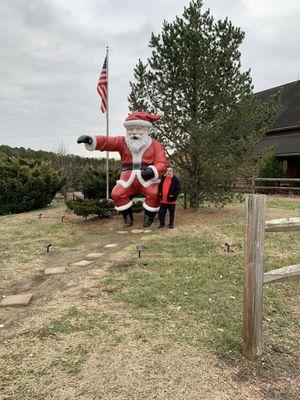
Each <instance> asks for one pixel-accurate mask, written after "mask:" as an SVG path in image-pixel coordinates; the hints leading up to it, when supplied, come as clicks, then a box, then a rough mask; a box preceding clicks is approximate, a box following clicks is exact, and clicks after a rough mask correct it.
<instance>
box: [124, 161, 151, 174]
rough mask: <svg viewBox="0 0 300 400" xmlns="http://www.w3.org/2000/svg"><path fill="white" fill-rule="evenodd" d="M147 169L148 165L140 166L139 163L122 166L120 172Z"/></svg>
mask: <svg viewBox="0 0 300 400" xmlns="http://www.w3.org/2000/svg"><path fill="white" fill-rule="evenodd" d="M148 167H149V165H148V164H140V163H133V164H123V165H122V168H121V171H122V172H123V171H132V170H133V169H143V170H145V169H147V168H148Z"/></svg>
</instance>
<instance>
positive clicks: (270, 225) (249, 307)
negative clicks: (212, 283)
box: [243, 194, 300, 360]
mask: <svg viewBox="0 0 300 400" xmlns="http://www.w3.org/2000/svg"><path fill="white" fill-rule="evenodd" d="M265 212H266V195H258V194H255V195H248V196H247V197H246V226H245V247H244V248H245V269H244V304H243V354H244V356H245V357H246V358H247V359H249V360H253V359H255V358H256V357H258V356H260V355H261V354H262V305H263V285H264V284H265V283H272V282H278V281H281V280H285V279H298V278H300V264H299V265H290V266H287V267H282V268H279V269H276V270H273V271H269V272H266V273H264V268H263V260H264V241H265V232H284V231H300V218H298V217H297V218H282V219H278V220H271V221H266V222H265Z"/></svg>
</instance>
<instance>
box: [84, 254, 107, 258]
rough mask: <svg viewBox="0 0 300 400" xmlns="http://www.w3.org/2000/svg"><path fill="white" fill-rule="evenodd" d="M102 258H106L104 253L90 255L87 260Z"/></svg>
mask: <svg viewBox="0 0 300 400" xmlns="http://www.w3.org/2000/svg"><path fill="white" fill-rule="evenodd" d="M102 256H104V253H90V254H88V255H87V256H86V257H85V258H91V259H92V260H94V259H95V258H100V257H102Z"/></svg>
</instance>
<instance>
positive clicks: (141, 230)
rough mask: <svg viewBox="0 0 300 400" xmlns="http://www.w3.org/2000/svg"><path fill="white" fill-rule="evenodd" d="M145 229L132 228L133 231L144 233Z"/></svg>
mask: <svg viewBox="0 0 300 400" xmlns="http://www.w3.org/2000/svg"><path fill="white" fill-rule="evenodd" d="M143 232H144V229H132V231H131V233H143Z"/></svg>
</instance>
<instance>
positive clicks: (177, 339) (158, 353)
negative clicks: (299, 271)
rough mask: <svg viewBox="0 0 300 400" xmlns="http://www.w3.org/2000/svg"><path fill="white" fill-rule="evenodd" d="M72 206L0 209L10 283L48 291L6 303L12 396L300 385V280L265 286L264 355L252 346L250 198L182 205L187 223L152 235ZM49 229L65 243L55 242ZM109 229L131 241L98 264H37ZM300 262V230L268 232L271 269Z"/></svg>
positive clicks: (8, 394) (267, 393) (288, 208)
mask: <svg viewBox="0 0 300 400" xmlns="http://www.w3.org/2000/svg"><path fill="white" fill-rule="evenodd" d="M267 204H268V209H267V218H268V219H271V218H279V217H288V216H297V215H298V216H299V214H300V200H299V199H293V198H274V197H271V198H270V199H269V198H268V202H267ZM62 212H63V206H58V207H52V208H50V209H48V210H47V209H46V210H44V220H42V221H40V220H39V219H38V213H36V212H35V213H26V214H22V215H16V216H6V217H1V218H0V224H1V228H0V231H1V235H2V236H1V237H2V240H1V246H2V249H3V251H4V255H5V257H4V258H3V265H4V266H5V267H4V268H3V269H2V274H3V277H4V280H3V282H2V292H1V293H2V294H4V293H6V291H7V290H8V291H9V292H12V291H15V290H21V289H22V290H23V289H24V288H26V291H28V290H29V289H30V290H31V291H33V292H34V295H35V297H34V300H33V302H32V304H30V305H29V306H28V307H27V308H25V309H21V308H18V309H12V308H5V309H0V323H4V325H5V329H4V330H2V331H0V335H1V336H2V338H3V343H4V345H5V346H2V347H1V350H0V382H1V384H0V392H1V390H2V395H0V398H1V399H2V398H3V399H4V400H15V399H17V400H19V399H22V400H27V399H28V400H29V399H30V400H39V399H43V400H45V399H51V400H62V399H68V400H71V399H80V400H81V399H82V400H92V399H95V400H96V399H105V400H106V399H114V400H115V399H117V400H119V399H120V400H121V399H122V400H125V399H136V400H140V399H162V400H167V399H178V400H179V399H180V400H181V399H184V400H185V399H188V400H190V399H191V400H200V399H201V400H204V399H205V400H206V399H207V400H215V399H221V400H222V399H224V400H227V399H234V400H235V399H237V400H246V399H254V400H256V399H257V400H260V399H261V400H262V399H263V400H296V399H297V398H298V393H299V389H300V388H299V379H298V378H299V373H300V370H299V355H300V351H299V300H300V287H299V281H290V282H283V283H277V284H272V285H267V286H265V288H264V314H263V315H264V320H263V357H262V358H261V359H260V360H257V361H256V362H247V361H245V360H244V359H243V357H242V353H241V348H242V331H241V329H242V286H243V229H244V218H245V210H244V204H243V203H239V202H234V203H232V204H229V205H228V206H226V207H225V208H223V209H214V208H208V207H203V208H201V209H199V210H198V211H195V210H183V209H180V208H178V210H177V216H176V228H175V229H174V230H171V231H169V230H168V229H166V230H163V231H156V229H153V230H152V232H150V233H149V234H147V235H144V234H131V233H130V232H128V234H126V235H122V234H118V230H119V229H120V224H121V218H119V217H115V218H114V219H112V220H109V219H107V220H105V221H100V222H97V221H83V219H80V218H78V217H74V216H71V215H69V216H67V218H66V221H65V223H61V221H60V216H61V214H62ZM142 218H143V216H142V215H138V216H137V217H136V221H135V226H134V228H137V227H139V226H138V225H139V224H140V223H141V221H142ZM16 222H18V224H17V223H16ZM44 239H46V240H51V241H52V242H53V243H54V244H55V246H54V248H53V249H52V252H50V254H47V253H45V250H44V249H43V248H42V244H43V240H44ZM228 240H230V241H232V242H233V244H234V245H233V247H234V252H232V253H226V252H225V251H224V243H225V242H226V241H228ZM109 242H117V243H118V244H119V245H118V248H117V249H111V250H109V251H108V250H107V251H108V253H105V255H104V257H103V259H101V260H100V261H99V263H96V264H95V265H93V266H91V267H87V268H85V269H77V270H74V271H72V272H70V273H68V274H65V275H58V276H52V277H49V278H46V277H43V276H41V275H39V274H40V272H38V271H37V268H36V267H37V266H38V267H39V269H40V268H42V267H43V265H47V266H51V265H55V266H58V265H61V264H60V263H66V264H67V263H68V259H74V257H75V256H74V254H75V255H76V257H77V255H78V257H79V256H82V254H86V253H87V252H91V251H95V250H96V251H103V246H104V245H105V244H107V243H109ZM137 243H140V244H142V245H143V251H142V255H141V258H140V259H139V258H138V257H137V252H136V245H137ZM95 246H97V247H95ZM299 261H300V233H299V232H293V233H272V234H271V233H270V234H267V237H266V253H265V270H271V269H274V268H279V267H281V266H284V265H290V264H296V263H299ZM22 268H23V270H24V274H22V273H21V272H22ZM25 272H26V273H25ZM1 396H2V397H1Z"/></svg>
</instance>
